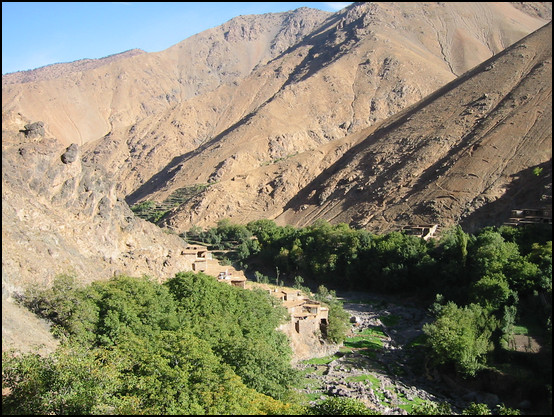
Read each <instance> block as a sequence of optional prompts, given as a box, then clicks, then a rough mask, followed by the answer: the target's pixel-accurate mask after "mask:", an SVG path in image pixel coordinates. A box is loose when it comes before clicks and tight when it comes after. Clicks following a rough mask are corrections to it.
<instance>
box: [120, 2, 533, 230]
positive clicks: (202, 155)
mask: <svg viewBox="0 0 554 417" xmlns="http://www.w3.org/2000/svg"><path fill="white" fill-rule="evenodd" d="M449 5H452V6H445V7H446V10H444V7H442V6H438V5H436V4H426V5H425V7H424V8H423V10H424V11H425V13H419V14H416V9H415V6H414V9H410V7H411V6H410V5H406V4H404V3H403V4H402V5H396V4H395V5H390V4H384V5H383V4H378V5H375V4H374V3H371V4H370V3H368V4H362V5H354V6H353V7H351V8H350V9H347V10H345V11H344V13H343V14H339V15H335V16H334V17H333V18H334V19H335V20H332V19H329V20H328V21H327V22H328V24H327V26H325V27H324V28H323V29H322V31H321V33H320V34H319V33H318V34H317V35H314V36H313V37H311V38H309V39H307V40H306V41H305V42H303V43H300V44H299V45H298V46H297V47H296V48H295V49H294V51H292V52H294V53H291V54H288V55H286V56H283V57H282V58H280V59H277V60H274V61H272V62H271V63H269V64H268V65H266V66H265V67H263V68H261V69H260V71H259V72H255V73H254V74H253V75H252V76H251V77H249V78H247V79H246V80H245V81H244V82H247V81H250V79H251V78H256V79H259V78H263V76H264V75H266V73H265V72H264V71H273V72H277V69H280V68H282V67H284V66H285V65H284V64H285V63H287V64H288V65H289V66H291V65H293V66H294V68H295V70H294V71H295V72H294V73H293V74H292V75H291V76H290V77H289V78H288V79H287V80H286V82H285V83H284V84H283V87H281V88H280V89H279V90H278V91H277V92H275V94H274V95H273V96H271V98H270V99H269V100H268V101H267V102H265V103H264V104H263V105H261V106H260V107H259V108H258V109H257V110H256V111H254V112H252V113H250V114H248V116H247V117H246V118H244V119H242V120H241V121H240V122H239V123H237V124H236V125H234V126H232V127H231V128H230V129H228V130H227V131H225V132H223V133H222V134H220V135H218V136H217V137H215V138H214V139H213V140H211V141H209V142H207V143H206V144H204V145H203V146H200V147H199V148H197V149H196V150H194V151H191V152H188V153H184V154H182V155H179V156H176V157H175V158H174V159H172V160H171V162H170V163H169V164H168V165H167V166H166V167H165V168H164V169H163V170H161V171H160V172H159V173H157V174H156V175H154V176H152V177H151V178H150V180H148V181H147V182H145V183H144V185H142V186H141V187H140V188H138V189H137V191H135V192H134V193H132V194H131V195H130V196H129V197H128V201H129V203H130V204H132V203H135V202H137V201H142V200H146V199H154V200H157V201H163V200H164V199H166V198H168V197H169V196H170V195H171V194H172V193H174V192H175V191H176V190H177V189H178V188H182V187H186V186H191V185H193V184H211V185H210V187H209V188H208V189H207V190H206V191H205V192H204V193H203V194H201V195H198V196H197V198H195V199H193V200H191V201H189V202H188V203H187V204H185V205H183V206H182V207H181V208H180V209H177V210H175V213H173V214H172V215H171V219H169V220H168V224H170V225H171V226H172V227H174V228H176V229H177V230H183V229H186V228H188V227H190V226H191V225H193V224H196V225H204V226H208V225H213V224H214V223H215V222H216V221H217V220H218V219H221V218H222V217H230V218H232V219H234V220H236V221H240V222H242V221H248V220H251V219H254V218H260V217H268V218H274V217H276V216H277V215H279V213H280V212H281V210H282V208H283V207H284V205H285V204H286V203H287V201H288V200H290V199H291V198H293V197H294V196H295V194H296V193H297V192H299V190H300V189H301V188H303V187H304V186H305V185H307V184H308V182H309V181H311V180H313V179H315V177H316V176H317V175H319V173H320V172H321V171H322V170H323V169H325V168H327V167H328V166H329V165H330V164H331V163H333V162H334V161H336V160H337V159H338V158H339V157H340V156H341V155H342V153H343V152H344V151H346V150H347V149H348V147H349V146H350V145H349V144H352V143H354V142H355V139H353V138H347V139H345V141H344V142H341V141H340V140H339V139H341V138H344V137H346V136H347V135H348V134H349V133H354V132H360V131H361V130H362V129H363V128H367V126H370V129H372V128H373V127H375V126H376V125H377V124H378V123H379V122H380V121H382V120H386V118H387V117H390V116H391V115H393V114H395V113H397V112H398V111H400V110H402V109H404V108H406V107H408V106H409V105H411V104H413V103H415V102H416V101H418V100H419V99H421V98H423V97H424V96H425V95H426V94H429V93H431V92H432V91H434V90H436V89H438V88H439V87H441V86H443V85H444V84H445V83H446V82H447V81H450V80H452V79H453V78H455V76H454V74H453V73H452V72H450V68H451V67H455V65H454V64H453V63H452V61H448V60H445V59H444V56H445V55H444V54H443V52H444V51H446V50H453V49H455V48H452V47H449V48H446V47H445V46H444V45H450V44H449V43H448V42H447V41H448V36H446V35H445V37H444V38H442V37H441V33H443V32H441V30H438V29H437V28H438V27H440V25H441V23H440V22H445V21H446V22H449V25H448V26H446V27H448V28H450V29H451V28H455V27H456V25H457V24H458V25H459V27H475V33H474V37H473V41H472V44H473V42H477V39H482V38H483V36H485V35H483V33H485V34H486V33H488V34H489V35H490V36H493V35H492V34H494V36H493V38H494V37H495V36H498V34H499V33H503V31H502V27H504V26H503V25H504V22H503V23H502V25H497V27H496V29H495V30H494V31H492V30H491V25H494V24H495V23H497V21H498V20H499V19H500V17H499V16H502V13H504V14H505V15H506V16H512V15H513V14H514V13H515V14H517V13H519V12H518V11H517V10H516V9H514V8H513V7H512V6H511V5H509V4H502V5H496V4H495V5H493V6H488V7H493V8H498V10H497V9H494V10H493V9H488V10H487V9H482V8H481V7H482V6H478V7H479V8H478V9H473V10H472V9H468V10H462V9H461V7H462V6H463V7H466V8H467V5H462V6H458V7H459V8H455V6H454V5H458V4H457V3H453V4H449ZM448 7H451V8H448ZM483 7H485V6H483ZM493 11H494V12H497V13H496V14H494V13H492V12H493ZM491 13H492V16H494V17H491ZM422 16H423V17H422ZM460 16H463V17H464V19H462V20H461V22H460ZM483 16H485V18H483ZM525 19H526V18H524V19H523V20H525ZM391 22H392V23H391ZM415 27H419V28H421V29H425V30H426V31H428V32H429V33H433V36H430V35H428V36H424V37H422V38H421V39H420V38H418V36H417V35H415V34H414V28H415ZM477 28H481V29H477ZM482 28H486V29H482ZM450 29H449V30H445V31H444V33H445V34H447V33H449V31H450ZM460 30H461V29H460ZM489 31H490V32H489ZM422 32H425V31H424V30H422ZM415 33H416V34H417V33H421V32H417V31H415ZM468 33H469V32H468ZM437 38H438V39H439V40H440V42H437V41H436V40H434V41H433V42H432V41H431V39H437ZM467 39H469V38H467ZM491 42H492V41H491ZM489 44H490V42H489ZM415 45H417V47H416V46H415ZM423 45H425V46H423ZM305 48H307V49H305ZM333 48H334V51H335V53H333V54H330V55H329V56H326V55H325V54H326V53H325V52H324V51H330V50H333ZM433 48H434V49H433ZM303 50H307V52H304V53H303V56H309V57H310V59H309V60H308V59H304V60H303V61H302V62H300V63H299V64H296V63H294V62H293V61H294V58H296V57H298V55H299V53H300V51H303ZM432 50H433V51H435V53H434V54H432V53H430V51H432ZM339 51H342V52H339ZM449 54H450V53H448V54H446V55H449ZM491 54H492V52H490V51H489V52H488V55H487V57H488V56H490V55H491ZM483 60H484V59H483ZM479 62H481V61H479ZM466 65H469V64H467V63H466ZM275 66H278V67H277V69H273V68H275ZM469 68H470V67H467V68H466V69H469ZM458 71H460V69H458ZM365 134H366V135H367V134H368V133H367V131H366V133H365ZM335 141H338V142H337V144H336V147H335V148H334V149H333V147H334V145H330V146H327V145H328V144H331V143H333V142H335ZM309 151H313V152H309ZM396 151H397V152H399V153H402V152H403V150H402V148H399V149H397V150H396ZM304 152H307V153H306V154H305V153H304ZM300 155H301V156H300ZM284 160H290V161H291V163H290V164H285V165H284V166H286V168H285V169H280V168H277V167H278V166H282V165H283V164H284V162H283V161H284ZM135 184H136V182H135ZM300 205H301V206H302V205H304V203H303V202H302V203H301V204H300Z"/></svg>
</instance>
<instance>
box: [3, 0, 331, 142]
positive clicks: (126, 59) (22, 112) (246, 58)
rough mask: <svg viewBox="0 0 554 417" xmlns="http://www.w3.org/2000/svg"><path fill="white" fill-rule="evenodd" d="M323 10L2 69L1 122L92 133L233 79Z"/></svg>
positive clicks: (306, 29) (80, 136) (70, 137)
mask: <svg viewBox="0 0 554 417" xmlns="http://www.w3.org/2000/svg"><path fill="white" fill-rule="evenodd" d="M328 15H329V13H328V12H323V11H320V10H315V9H308V8H301V9H298V10H296V11H293V12H286V13H274V14H265V15H259V16H258V15H252V16H239V17H237V18H235V19H232V20H230V21H229V22H227V23H225V24H224V25H221V26H218V27H216V28H213V29H209V30H207V31H204V32H202V33H201V34H198V35H195V36H192V37H190V38H188V39H186V40H184V41H182V42H180V43H178V44H177V45H174V46H173V47H171V48H168V49H166V50H165V51H162V52H158V53H143V54H138V55H133V54H126V55H125V56H120V57H119V58H118V59H108V58H109V57H108V58H104V59H101V60H90V61H88V60H87V61H86V62H82V61H77V62H76V63H68V64H59V65H56V66H51V67H46V68H44V69H40V70H36V71H34V72H29V71H26V72H25V73H23V74H22V73H14V74H9V75H7V76H3V77H2V125H5V124H6V123H14V124H16V125H15V127H18V128H20V129H21V128H22V127H23V125H22V124H21V122H20V120H24V121H30V122H35V121H37V120H41V121H43V122H45V124H46V128H47V131H48V132H50V133H51V134H52V135H53V136H54V137H57V138H59V140H60V141H62V142H63V143H65V144H70V143H78V144H80V145H81V144H83V143H86V142H88V141H91V140H96V139H98V138H100V137H102V136H104V135H106V134H107V133H109V132H110V131H112V130H115V129H117V128H119V127H124V126H129V125H131V124H134V123H136V122H137V121H138V120H141V119H143V118H144V117H146V116H148V115H151V114H154V113H158V112H160V111H163V110H165V109H167V108H168V107H170V106H172V105H175V104H176V103H179V102H181V101H183V100H186V99H188V98H190V97H194V96H196V95H199V94H203V93H206V92H209V91H212V90H213V89H215V88H217V87H218V86H220V85H222V84H232V83H233V82H235V81H237V80H239V79H241V78H242V77H244V76H246V75H248V74H249V73H250V72H251V70H252V69H253V68H254V67H255V66H256V65H258V64H263V63H265V62H267V61H268V60H270V59H272V58H274V57H275V56H278V55H279V54H280V53H281V52H283V51H284V50H286V49H287V48H288V47H290V46H291V45H293V44H294V43H296V42H297V41H298V40H299V39H301V38H302V37H303V36H305V35H306V34H308V33H310V32H311V31H312V29H313V28H314V27H315V26H316V25H318V24H319V23H320V22H321V21H322V20H323V19H325V18H326V17H327V16H328ZM76 70H77V71H76ZM30 73H31V74H30ZM29 79H30V80H31V81H29ZM18 122H19V123H20V125H19V126H18V125H17V123H18Z"/></svg>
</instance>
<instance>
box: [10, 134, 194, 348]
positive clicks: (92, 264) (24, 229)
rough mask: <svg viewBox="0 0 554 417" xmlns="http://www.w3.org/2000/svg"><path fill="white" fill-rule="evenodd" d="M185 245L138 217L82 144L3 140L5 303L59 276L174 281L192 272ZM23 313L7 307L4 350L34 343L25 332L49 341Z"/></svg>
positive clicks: (83, 280)
mask: <svg viewBox="0 0 554 417" xmlns="http://www.w3.org/2000/svg"><path fill="white" fill-rule="evenodd" d="M13 136H14V137H15V138H17V134H15V133H14V134H13ZM12 139H14V138H12ZM184 248H185V244H184V242H183V241H182V239H181V238H179V237H178V236H177V235H175V234H172V233H169V232H168V231H162V230H161V229H159V228H158V227H156V226H154V225H152V224H151V223H148V222H146V221H144V220H142V219H139V218H137V217H135V215H134V214H133V212H132V211H131V210H130V209H129V207H128V206H127V204H126V203H125V202H124V200H123V199H121V198H120V197H119V196H118V195H117V193H116V192H115V185H114V184H113V183H112V182H111V181H110V180H109V178H108V177H107V176H106V174H105V172H103V171H102V170H101V169H100V168H98V167H91V166H87V165H86V164H84V163H83V162H82V161H81V159H80V158H79V156H78V148H77V146H74V145H71V146H69V147H68V148H65V147H64V146H63V145H62V144H61V143H59V142H58V141H57V140H55V139H51V138H43V139H42V140H41V141H38V142H35V141H21V142H17V140H16V139H14V140H13V141H12V142H10V143H5V144H4V145H3V147H2V300H3V304H8V303H12V302H13V299H14V297H15V296H16V295H17V294H20V293H24V292H25V291H26V290H27V289H28V288H29V287H30V286H33V287H37V288H46V287H48V286H49V285H51V283H52V281H53V279H54V278H55V276H56V275H58V274H70V275H74V276H75V277H76V279H77V281H78V282H80V283H82V284H86V283H90V282H92V281H95V280H106V279H109V278H111V277H113V276H114V275H119V274H126V275H130V276H142V275H148V276H150V277H152V278H153V279H157V280H163V279H166V278H170V277H172V276H174V275H175V274H176V273H177V272H179V271H187V270H190V269H191V263H190V262H189V261H188V260H186V259H184V257H183V256H181V253H182V250H183V249H184ZM25 317H26V315H25V314H24V313H22V312H21V311H20V312H19V313H18V307H17V306H15V305H13V306H12V307H10V308H7V309H6V314H4V309H3V314H2V328H3V333H2V342H3V343H2V348H3V349H4V348H8V347H10V346H13V345H15V344H17V343H18V341H19V343H20V344H23V345H18V347H19V348H25V347H29V346H28V345H27V346H25V344H27V343H31V341H29V340H21V338H19V336H18V335H20V334H27V335H34V334H36V335H37V337H38V340H35V344H40V343H42V342H45V340H44V337H46V336H44V335H45V334H47V332H45V331H43V330H41V329H43V328H44V327H45V325H44V324H40V322H38V321H37V320H35V321H33V318H25ZM4 324H6V326H4ZM10 329H11V330H10ZM5 330H6V331H5ZM38 335H42V336H40V337H39V336H38ZM31 339H32V338H31ZM47 344H48V345H51V342H48V343H47Z"/></svg>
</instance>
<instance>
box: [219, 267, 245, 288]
mask: <svg viewBox="0 0 554 417" xmlns="http://www.w3.org/2000/svg"><path fill="white" fill-rule="evenodd" d="M217 280H218V281H219V282H224V283H226V284H229V285H232V286H233V287H239V288H246V281H247V278H246V277H245V276H244V275H242V276H241V275H233V273H231V272H229V270H225V272H220V273H219V274H218V276H217Z"/></svg>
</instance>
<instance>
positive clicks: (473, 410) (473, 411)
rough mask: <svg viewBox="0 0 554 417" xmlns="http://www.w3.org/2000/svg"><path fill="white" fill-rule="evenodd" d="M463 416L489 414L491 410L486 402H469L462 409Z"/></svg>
mask: <svg viewBox="0 0 554 417" xmlns="http://www.w3.org/2000/svg"><path fill="white" fill-rule="evenodd" d="M462 415H464V416H491V415H492V412H491V410H490V408H489V406H488V405H487V404H477V403H471V404H470V405H469V406H467V407H466V408H464V410H463V411H462Z"/></svg>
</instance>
